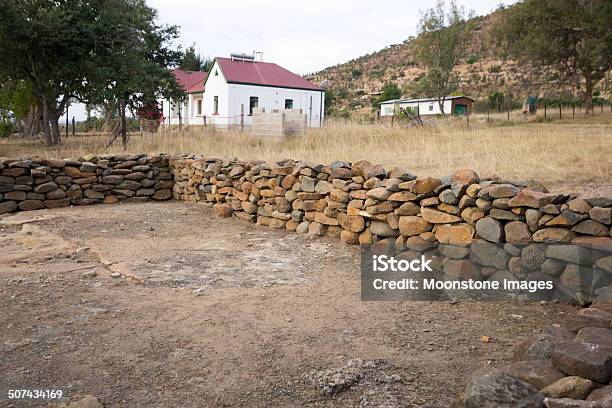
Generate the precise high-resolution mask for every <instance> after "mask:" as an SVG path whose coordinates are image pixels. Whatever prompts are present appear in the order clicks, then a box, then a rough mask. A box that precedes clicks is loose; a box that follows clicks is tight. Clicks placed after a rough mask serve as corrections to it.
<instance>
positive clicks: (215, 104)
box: [213, 96, 219, 115]
mask: <svg viewBox="0 0 612 408" xmlns="http://www.w3.org/2000/svg"><path fill="white" fill-rule="evenodd" d="M218 114H219V97H218V96H215V97H214V98H213V115H218Z"/></svg>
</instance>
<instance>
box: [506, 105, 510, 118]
mask: <svg viewBox="0 0 612 408" xmlns="http://www.w3.org/2000/svg"><path fill="white" fill-rule="evenodd" d="M506 106H507V108H508V120H510V102H508V104H507V105H506Z"/></svg>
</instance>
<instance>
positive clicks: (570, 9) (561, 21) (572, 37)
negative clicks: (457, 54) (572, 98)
mask: <svg viewBox="0 0 612 408" xmlns="http://www.w3.org/2000/svg"><path fill="white" fill-rule="evenodd" d="M611 21H612V2H610V1H609V0H565V1H557V0H525V1H524V2H521V3H518V4H516V5H514V6H512V7H509V8H508V9H507V10H506V11H505V12H504V18H503V19H501V20H500V23H499V24H498V25H497V27H496V29H495V35H496V37H497V39H498V42H499V43H500V45H502V47H503V49H504V50H505V51H506V52H507V53H508V54H509V55H510V56H512V57H515V58H518V59H520V60H523V61H528V62H531V63H532V64H536V65H548V66H552V67H555V68H556V69H558V70H559V72H560V73H561V74H562V76H563V77H564V79H565V80H567V81H569V82H571V83H573V84H574V85H575V86H576V89H578V91H579V92H580V94H581V96H582V98H583V99H584V101H585V105H586V108H587V111H592V110H593V91H594V89H595V86H596V85H597V84H598V83H599V82H600V81H601V80H602V79H603V78H604V77H605V75H606V73H607V72H608V71H609V70H610V69H611V68H612V24H610V22H611Z"/></svg>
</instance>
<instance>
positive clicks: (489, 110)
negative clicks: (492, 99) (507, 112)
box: [487, 108, 491, 123]
mask: <svg viewBox="0 0 612 408" xmlns="http://www.w3.org/2000/svg"><path fill="white" fill-rule="evenodd" d="M490 114H491V108H487V123H489V115H490Z"/></svg>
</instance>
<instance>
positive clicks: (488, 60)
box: [309, 9, 612, 111]
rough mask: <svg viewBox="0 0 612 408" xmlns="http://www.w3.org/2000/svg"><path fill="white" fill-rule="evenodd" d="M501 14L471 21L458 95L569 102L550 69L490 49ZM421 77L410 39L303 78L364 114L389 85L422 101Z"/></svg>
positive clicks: (606, 86) (570, 90)
mask: <svg viewBox="0 0 612 408" xmlns="http://www.w3.org/2000/svg"><path fill="white" fill-rule="evenodd" d="M506 12H507V10H505V9H499V10H497V11H495V12H493V13H491V14H489V15H486V16H481V17H475V18H473V19H472V23H473V25H474V30H473V32H472V36H471V40H470V42H469V45H468V53H467V57H466V58H464V59H462V61H461V63H460V64H459V65H458V66H457V67H456V69H455V70H456V72H457V73H458V75H459V77H460V87H459V91H460V92H461V93H463V94H465V95H469V96H471V97H472V98H474V99H476V100H485V99H488V97H489V95H491V94H493V93H495V92H503V93H504V94H505V95H506V96H510V97H511V98H513V99H515V100H516V101H521V100H522V98H524V97H525V96H527V95H536V96H538V97H545V98H549V99H572V95H573V94H575V90H574V87H573V86H572V84H569V83H567V81H564V80H563V79H562V77H561V76H560V75H559V73H558V72H557V71H556V70H555V69H554V68H551V67H545V66H532V65H529V64H524V63H520V62H518V61H515V60H512V59H509V58H505V57H504V50H502V49H500V48H499V47H498V46H497V45H496V41H495V40H494V34H493V30H492V28H493V27H494V26H495V24H496V22H498V21H500V19H503V18H504V13H506ZM424 73H425V68H424V67H423V66H422V65H421V64H419V61H417V60H416V58H415V52H414V38H413V37H410V38H408V39H406V40H405V41H404V42H403V43H401V44H394V45H390V46H387V47H385V48H384V49H382V50H380V51H377V52H374V53H371V54H367V55H364V56H361V57H359V58H356V59H354V60H351V61H348V62H346V63H343V64H339V65H335V66H333V67H329V68H326V69H324V70H322V71H320V72H317V73H314V74H312V75H310V76H309V79H311V80H312V81H314V82H315V83H324V84H326V86H327V89H328V90H329V91H331V94H333V95H334V98H335V100H334V108H335V109H336V110H353V111H354V110H359V109H360V108H362V109H364V110H367V111H369V110H370V109H371V105H372V100H374V99H375V98H377V97H378V95H379V94H380V92H381V91H382V89H383V86H384V85H385V84H389V83H393V84H396V85H397V86H398V87H399V88H400V89H401V90H402V96H405V97H410V96H420V97H427V96H428V95H414V94H413V93H412V92H411V85H412V84H413V83H415V82H416V81H418V80H419V79H420V78H421V77H422V76H423V75H424ZM611 85H612V77H611V75H608V77H607V79H606V80H604V81H603V82H602V84H601V85H600V87H599V88H598V89H597V90H598V91H599V92H600V93H601V94H602V95H603V96H609V93H610V89H611ZM481 106H482V105H481ZM476 109H478V104H477V106H476Z"/></svg>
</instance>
